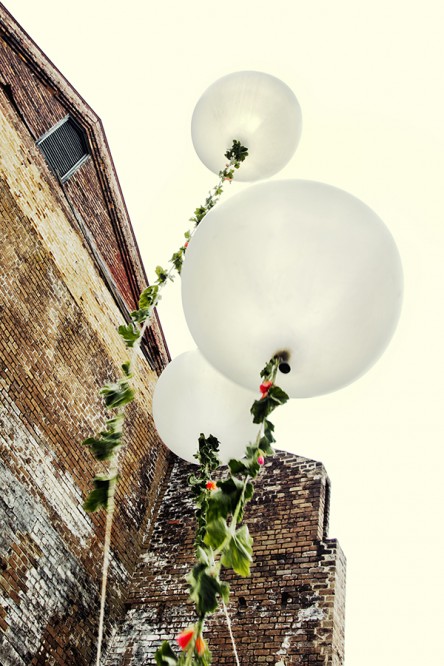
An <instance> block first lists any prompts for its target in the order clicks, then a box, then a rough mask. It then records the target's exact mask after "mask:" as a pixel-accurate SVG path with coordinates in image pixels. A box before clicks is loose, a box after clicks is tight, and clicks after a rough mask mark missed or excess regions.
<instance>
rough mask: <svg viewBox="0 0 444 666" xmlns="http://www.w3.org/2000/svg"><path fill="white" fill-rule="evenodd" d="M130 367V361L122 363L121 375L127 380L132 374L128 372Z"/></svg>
mask: <svg viewBox="0 0 444 666" xmlns="http://www.w3.org/2000/svg"><path fill="white" fill-rule="evenodd" d="M130 367H131V363H130V361H125V363H122V370H123V374H124V375H125V376H126V377H128V378H130V377H132V374H131V372H130Z"/></svg>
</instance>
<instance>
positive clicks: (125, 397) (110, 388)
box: [100, 379, 134, 409]
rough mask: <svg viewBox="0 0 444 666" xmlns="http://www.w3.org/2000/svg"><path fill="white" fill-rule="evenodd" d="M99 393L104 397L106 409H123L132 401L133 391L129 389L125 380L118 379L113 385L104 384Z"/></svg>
mask: <svg viewBox="0 0 444 666" xmlns="http://www.w3.org/2000/svg"><path fill="white" fill-rule="evenodd" d="M100 393H101V394H102V395H103V396H105V397H104V400H105V405H106V406H107V407H108V409H114V408H115V407H123V406H124V405H127V404H128V403H129V402H131V401H132V400H134V390H133V389H132V388H131V387H130V385H129V384H128V382H127V381H126V379H119V381H118V382H115V383H113V384H105V386H104V387H103V388H102V389H100Z"/></svg>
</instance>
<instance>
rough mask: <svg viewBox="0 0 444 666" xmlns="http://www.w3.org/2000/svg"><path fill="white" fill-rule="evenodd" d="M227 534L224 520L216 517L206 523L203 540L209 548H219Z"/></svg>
mask: <svg viewBox="0 0 444 666" xmlns="http://www.w3.org/2000/svg"><path fill="white" fill-rule="evenodd" d="M228 534H229V529H228V525H227V523H226V521H225V520H224V519H223V518H216V520H212V521H211V522H208V523H207V526H206V534H205V538H204V542H205V543H206V544H207V546H211V548H214V549H216V548H219V546H221V545H222V544H223V542H224V541H225V539H226V538H227V536H228Z"/></svg>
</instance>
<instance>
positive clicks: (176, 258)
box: [170, 247, 184, 275]
mask: <svg viewBox="0 0 444 666" xmlns="http://www.w3.org/2000/svg"><path fill="white" fill-rule="evenodd" d="M183 255H184V248H183V247H181V248H180V250H178V251H177V252H175V253H174V254H173V256H172V257H171V259H170V261H171V263H172V264H173V266H174V268H175V269H176V271H177V272H178V273H179V275H180V273H181V270H182V264H183Z"/></svg>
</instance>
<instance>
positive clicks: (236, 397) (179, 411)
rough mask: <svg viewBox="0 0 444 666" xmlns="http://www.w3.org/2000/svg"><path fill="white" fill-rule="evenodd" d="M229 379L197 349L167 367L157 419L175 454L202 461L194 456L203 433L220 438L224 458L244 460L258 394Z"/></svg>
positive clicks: (157, 400)
mask: <svg viewBox="0 0 444 666" xmlns="http://www.w3.org/2000/svg"><path fill="white" fill-rule="evenodd" d="M259 383H260V381H259V379H257V380H256V384H257V390H256V392H255V393H252V392H251V391H249V390H246V389H244V388H242V387H241V386H239V385H238V384H235V383H234V382H232V381H230V380H229V379H227V378H226V377H224V376H223V375H221V374H220V373H219V372H217V370H215V369H214V368H213V367H212V366H211V365H210V364H209V363H207V361H206V360H205V359H204V358H203V356H202V355H201V354H200V353H199V351H198V350H195V351H189V352H185V353H184V354H181V355H180V356H177V357H176V358H175V359H174V360H173V361H171V363H169V364H168V365H167V367H166V368H165V370H164V371H163V372H162V374H161V375H160V377H159V379H158V381H157V384H156V387H155V391H154V397H153V417H154V423H155V424H156V428H157V431H158V433H159V435H160V438H161V439H162V441H163V442H164V443H165V444H166V445H167V446H168V448H169V449H171V451H173V452H174V453H175V454H176V455H178V456H180V457H181V458H184V460H188V461H189V462H192V463H195V464H198V463H197V461H196V459H195V458H194V457H193V456H194V454H195V453H196V451H197V449H198V438H199V435H200V433H204V435H205V436H208V435H210V434H211V435H214V436H215V437H217V439H218V440H219V441H220V458H221V461H222V463H227V462H228V461H229V460H230V458H242V457H243V454H244V450H245V447H246V446H247V444H248V443H249V442H250V441H251V440H254V439H255V438H256V435H257V430H258V426H257V425H254V424H253V422H252V418H253V417H252V416H251V414H250V407H251V405H252V404H253V401H254V400H256V399H257V397H258V394H259V389H258V387H259Z"/></svg>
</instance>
